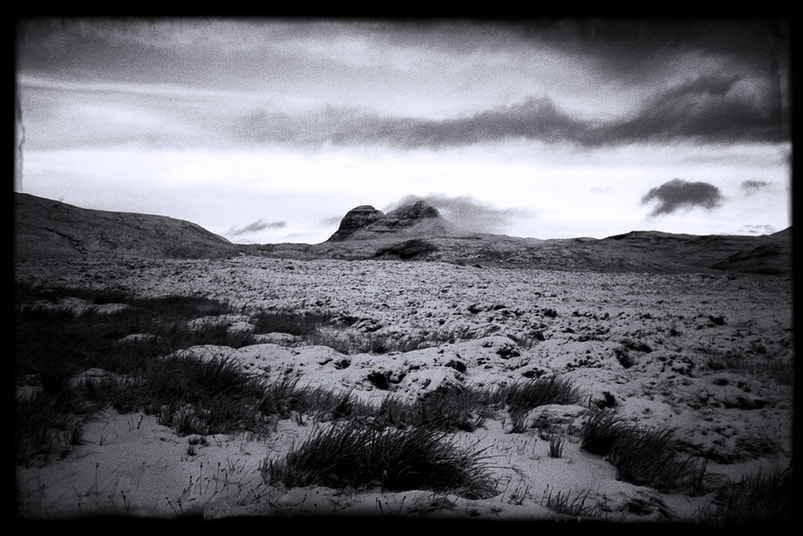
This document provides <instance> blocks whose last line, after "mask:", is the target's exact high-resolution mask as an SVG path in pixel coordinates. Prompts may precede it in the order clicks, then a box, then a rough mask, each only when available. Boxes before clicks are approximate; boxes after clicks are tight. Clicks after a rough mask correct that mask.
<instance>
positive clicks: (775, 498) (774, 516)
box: [697, 467, 795, 526]
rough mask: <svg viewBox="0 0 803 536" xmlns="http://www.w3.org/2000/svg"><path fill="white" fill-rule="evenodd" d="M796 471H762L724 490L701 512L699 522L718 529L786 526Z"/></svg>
mask: <svg viewBox="0 0 803 536" xmlns="http://www.w3.org/2000/svg"><path fill="white" fill-rule="evenodd" d="M794 497H795V493H794V482H793V477H792V468H791V467H787V468H777V469H775V470H772V471H768V472H767V471H758V472H756V473H753V474H751V475H747V476H744V477H742V478H741V479H740V480H739V481H738V482H736V483H731V484H727V485H724V486H722V487H720V488H719V489H718V490H717V492H716V493H715V494H714V497H713V498H712V500H710V501H709V502H707V503H706V504H705V506H704V507H703V508H702V509H701V510H700V512H699V513H698V516H697V517H698V520H699V521H701V522H704V523H709V524H712V525H716V526H722V525H734V526H736V525H745V524H750V523H786V522H788V521H790V520H791V519H792V508H793V501H794Z"/></svg>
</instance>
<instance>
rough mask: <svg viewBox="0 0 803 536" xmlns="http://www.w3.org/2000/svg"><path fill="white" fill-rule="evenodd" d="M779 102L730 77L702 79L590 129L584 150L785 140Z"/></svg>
mask: <svg viewBox="0 0 803 536" xmlns="http://www.w3.org/2000/svg"><path fill="white" fill-rule="evenodd" d="M784 123H785V120H784V117H783V113H782V110H781V101H780V99H779V98H773V96H772V95H768V94H766V90H765V88H763V87H762V86H760V85H757V84H756V83H754V82H752V81H748V80H742V79H739V78H737V77H735V76H732V75H719V74H713V75H704V76H701V77H698V78H696V79H693V80H690V81H688V82H685V83H682V84H680V85H678V86H675V87H672V88H669V89H667V90H665V91H663V92H661V93H658V94H657V95H655V96H654V97H653V98H652V99H650V100H649V101H648V102H647V104H646V106H644V107H643V109H642V110H640V111H639V112H637V113H635V114H633V115H632V116H631V117H629V118H626V119H624V120H620V121H615V122H610V123H608V124H604V125H601V126H600V127H598V128H595V129H589V131H588V134H587V136H585V138H584V140H583V141H584V142H585V143H586V144H587V145H616V144H621V143H635V142H649V141H680V140H694V141H698V142H701V143H706V142H710V143H718V142H738V141H766V142H779V141H782V140H784V139H786V138H787V136H788V132H786V126H785V124H784Z"/></svg>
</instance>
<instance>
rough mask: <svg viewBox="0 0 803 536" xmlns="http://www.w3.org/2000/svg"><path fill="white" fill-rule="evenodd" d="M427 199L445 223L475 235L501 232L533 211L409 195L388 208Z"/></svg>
mask: <svg viewBox="0 0 803 536" xmlns="http://www.w3.org/2000/svg"><path fill="white" fill-rule="evenodd" d="M419 200H424V201H426V202H427V203H429V204H430V205H431V206H433V207H434V208H436V209H437V210H438V212H440V213H441V216H443V217H444V218H445V219H446V220H448V221H449V222H451V223H453V224H454V225H456V226H457V227H460V228H461V229H463V230H464V231H469V232H474V233H500V232H503V231H504V230H505V229H506V228H507V227H508V225H510V223H511V221H512V220H513V219H514V218H516V217H520V216H532V215H533V214H534V211H532V210H530V209H523V208H506V209H500V208H496V207H494V206H492V205H490V204H488V203H485V202H483V201H480V200H477V199H475V198H473V197H471V196H465V195H463V196H456V197H450V196H447V195H443V194H434V193H432V194H428V195H426V196H423V197H421V196H415V195H408V196H406V197H403V198H402V199H400V200H398V201H396V202H395V203H392V204H390V205H389V206H388V207H385V209H384V211H385V212H389V211H391V210H393V209H395V208H397V207H400V206H402V205H406V204H409V203H413V202H415V201H419Z"/></svg>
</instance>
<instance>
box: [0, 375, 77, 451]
mask: <svg viewBox="0 0 803 536" xmlns="http://www.w3.org/2000/svg"><path fill="white" fill-rule="evenodd" d="M87 411H88V406H87V404H86V403H85V402H84V401H83V400H82V399H81V398H80V397H76V396H75V395H74V393H73V392H72V390H70V389H68V388H64V389H62V390H61V391H60V392H58V393H56V394H51V393H47V392H45V391H44V390H36V391H34V392H32V393H31V395H30V396H28V397H25V398H22V399H20V400H17V404H16V407H15V412H14V418H15V429H14V441H15V447H16V450H15V452H16V463H18V464H20V465H24V466H29V465H31V464H33V463H35V462H36V461H37V460H40V461H42V462H45V461H47V460H48V459H50V458H51V457H53V456H59V457H60V456H63V455H65V454H66V453H68V452H69V450H70V448H71V447H73V446H75V445H77V444H79V443H80V440H81V432H82V430H83V418H82V416H83V415H84V414H86V413H87Z"/></svg>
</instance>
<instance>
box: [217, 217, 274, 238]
mask: <svg viewBox="0 0 803 536" xmlns="http://www.w3.org/2000/svg"><path fill="white" fill-rule="evenodd" d="M285 227H287V222H286V221H274V222H269V223H268V222H264V221H262V219H259V220H257V221H255V222H254V223H250V224H248V225H246V226H245V227H240V228H239V229H238V228H236V227H232V228H231V229H229V230H228V231H226V233H225V234H226V235H227V236H242V235H244V234H251V233H256V232H258V231H263V230H265V229H284V228H285Z"/></svg>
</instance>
